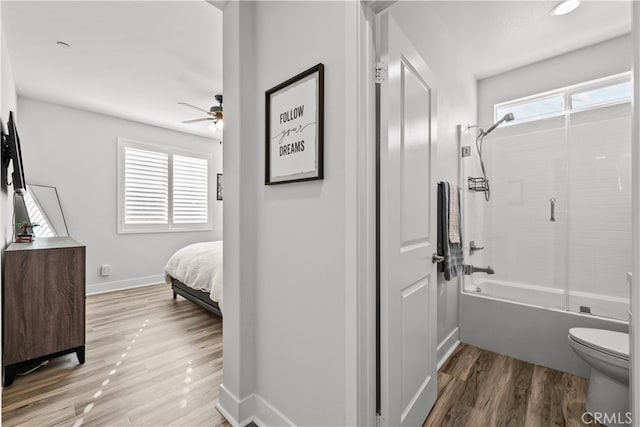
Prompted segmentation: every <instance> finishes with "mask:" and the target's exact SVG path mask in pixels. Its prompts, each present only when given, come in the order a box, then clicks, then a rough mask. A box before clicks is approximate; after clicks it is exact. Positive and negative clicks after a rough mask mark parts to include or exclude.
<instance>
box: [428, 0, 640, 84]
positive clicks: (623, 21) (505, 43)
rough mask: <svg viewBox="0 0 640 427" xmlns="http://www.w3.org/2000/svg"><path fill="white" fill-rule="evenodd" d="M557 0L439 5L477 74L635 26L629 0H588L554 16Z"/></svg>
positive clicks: (557, 52)
mask: <svg viewBox="0 0 640 427" xmlns="http://www.w3.org/2000/svg"><path fill="white" fill-rule="evenodd" d="M557 2H558V0H553V1H544V0H537V1H512V0H503V1H438V2H434V8H435V10H436V11H437V13H438V15H440V17H441V18H442V20H443V21H444V22H445V24H446V27H447V28H448V30H449V33H450V35H451V37H452V39H453V40H452V41H453V42H454V43H455V44H456V45H457V49H458V51H459V53H462V54H463V55H464V57H465V58H466V61H465V62H466V64H468V66H469V69H470V71H471V72H472V74H473V75H474V76H475V77H476V78H478V79H482V78H485V77H488V76H491V75H495V74H499V73H501V72H504V71H507V70H511V69H514V68H518V67H521V66H524V65H527V64H531V63H534V62H538V61H540V60H543V59H546V58H550V57H552V56H557V55H561V54H563V53H567V52H570V51H572V50H575V49H579V48H582V47H585V46H589V45H591V44H594V43H597V42H601V41H604V40H608V39H611V38H614V37H617V36H620V35H623V34H626V33H629V32H630V31H631V3H630V1H611V0H609V1H594V0H583V2H582V4H581V6H580V7H579V8H578V9H576V10H575V11H574V12H572V13H570V14H568V15H564V16H555V15H552V14H551V13H550V11H551V8H552V7H553V6H554V5H555V4H556V3H557Z"/></svg>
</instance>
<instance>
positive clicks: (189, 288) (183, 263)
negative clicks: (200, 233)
mask: <svg viewBox="0 0 640 427" xmlns="http://www.w3.org/2000/svg"><path fill="white" fill-rule="evenodd" d="M164 271H165V281H166V282H167V283H168V284H170V285H171V289H172V290H173V298H176V297H177V295H180V296H182V297H184V298H186V299H188V300H189V301H191V302H194V303H196V304H198V305H200V306H201V307H204V308H205V309H207V310H209V311H211V312H212V313H215V314H216V315H218V316H221V317H222V241H221V240H220V241H215V242H201V243H194V244H192V245H189V246H185V247H184V248H182V249H179V250H178V251H176V253H174V254H173V255H172V256H171V258H169V261H168V262H167V265H166V266H165V269H164Z"/></svg>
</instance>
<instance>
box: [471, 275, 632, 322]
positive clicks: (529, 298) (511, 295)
mask: <svg viewBox="0 0 640 427" xmlns="http://www.w3.org/2000/svg"><path fill="white" fill-rule="evenodd" d="M475 282H476V283H475V284H473V285H467V291H468V292H470V293H477V294H481V295H483V296H490V297H494V298H499V299H504V300H508V301H514V302H522V303H525V304H530V305H535V306H540V307H547V308H555V309H558V310H564V308H565V307H569V311H573V312H580V311H581V309H580V308H581V307H588V308H590V309H591V314H593V315H596V316H601V317H610V318H613V319H626V318H627V313H628V311H629V299H628V298H619V297H612V296H605V295H599V294H594V293H589V292H578V291H569V292H568V295H565V292H564V289H558V288H548V287H544V286H535V285H525V284H521V283H513V282H504V281H501V280H492V279H480V280H476V281H475Z"/></svg>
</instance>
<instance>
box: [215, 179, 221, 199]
mask: <svg viewBox="0 0 640 427" xmlns="http://www.w3.org/2000/svg"><path fill="white" fill-rule="evenodd" d="M217 184H218V185H217V187H216V199H217V200H222V174H221V173H219V174H218V175H217Z"/></svg>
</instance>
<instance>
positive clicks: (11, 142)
mask: <svg viewBox="0 0 640 427" xmlns="http://www.w3.org/2000/svg"><path fill="white" fill-rule="evenodd" d="M7 128H8V129H7V134H6V135H3V141H2V142H3V144H2V145H3V153H2V154H3V157H4V165H3V166H4V167H5V170H6V168H8V166H9V162H10V161H11V163H12V164H13V174H12V177H11V182H8V180H7V184H11V185H13V190H14V191H16V192H17V193H20V194H22V193H23V192H25V191H26V188H27V185H26V183H25V179H24V168H23V167H22V151H21V150H20V137H19V136H18V130H17V129H16V122H15V119H14V117H13V111H11V112H9V121H8V122H7Z"/></svg>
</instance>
